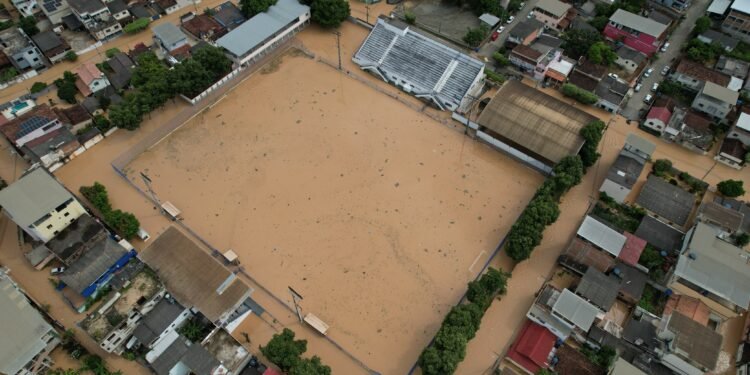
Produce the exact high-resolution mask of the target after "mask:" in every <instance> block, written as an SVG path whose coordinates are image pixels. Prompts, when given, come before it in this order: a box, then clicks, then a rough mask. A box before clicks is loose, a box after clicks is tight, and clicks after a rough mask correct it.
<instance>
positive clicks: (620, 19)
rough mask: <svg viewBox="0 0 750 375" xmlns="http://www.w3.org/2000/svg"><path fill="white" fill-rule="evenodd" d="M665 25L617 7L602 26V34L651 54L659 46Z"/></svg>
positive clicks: (662, 39) (664, 32)
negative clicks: (603, 26) (607, 21)
mask: <svg viewBox="0 0 750 375" xmlns="http://www.w3.org/2000/svg"><path fill="white" fill-rule="evenodd" d="M666 33H667V26H666V25H663V24H661V23H658V22H656V21H654V20H652V19H649V18H645V17H641V16H639V15H637V14H633V13H630V12H627V11H625V10H622V9H618V10H617V11H616V12H615V13H614V14H613V15H612V17H610V18H609V23H608V24H607V26H606V27H605V28H604V36H606V37H607V39H610V40H614V41H622V42H623V43H625V45H627V46H628V47H630V48H633V49H635V50H637V51H640V52H643V53H644V54H646V55H648V56H651V55H653V54H654V52H656V51H657V50H658V49H659V47H661V45H662V43H663V42H664V39H665V37H666Z"/></svg>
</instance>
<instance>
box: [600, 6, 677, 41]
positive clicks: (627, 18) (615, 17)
mask: <svg viewBox="0 0 750 375" xmlns="http://www.w3.org/2000/svg"><path fill="white" fill-rule="evenodd" d="M609 20H610V21H612V22H615V23H618V24H620V25H623V26H625V27H628V28H630V29H633V30H637V31H640V32H642V33H644V34H648V35H651V36H653V37H655V38H658V37H660V36H661V35H662V34H664V32H665V31H667V25H664V24H661V23H659V22H656V21H654V20H652V19H648V18H645V17H641V16H639V15H637V14H633V13H630V12H628V11H626V10H624V9H618V10H617V11H615V13H614V14H612V16H611V17H609Z"/></svg>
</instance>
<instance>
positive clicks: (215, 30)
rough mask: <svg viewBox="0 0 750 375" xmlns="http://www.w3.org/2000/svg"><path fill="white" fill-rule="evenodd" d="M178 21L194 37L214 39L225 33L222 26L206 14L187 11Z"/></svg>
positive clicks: (206, 39) (207, 39)
mask: <svg viewBox="0 0 750 375" xmlns="http://www.w3.org/2000/svg"><path fill="white" fill-rule="evenodd" d="M180 22H181V24H182V25H181V26H182V29H183V30H185V31H186V32H187V33H188V34H190V35H191V36H193V37H194V38H196V39H200V40H205V41H215V40H216V39H219V38H220V37H222V36H223V35H224V34H226V29H225V28H224V26H221V24H220V23H218V22H217V21H216V20H215V19H214V18H213V17H211V16H209V15H207V14H195V13H192V12H189V13H187V14H186V15H184V16H182V17H181V18H180Z"/></svg>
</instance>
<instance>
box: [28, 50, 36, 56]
mask: <svg viewBox="0 0 750 375" xmlns="http://www.w3.org/2000/svg"><path fill="white" fill-rule="evenodd" d="M26 53H28V54H29V55H33V54H34V50H31V51H29V52H26Z"/></svg>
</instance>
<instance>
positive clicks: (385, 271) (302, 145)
mask: <svg viewBox="0 0 750 375" xmlns="http://www.w3.org/2000/svg"><path fill="white" fill-rule="evenodd" d="M270 66H272V67H273V68H272V69H266V70H265V74H262V73H261V74H258V75H255V76H253V77H252V78H251V79H249V80H248V81H246V82H245V83H243V84H242V85H241V86H239V87H238V88H237V89H236V90H234V91H233V92H231V93H230V94H229V95H228V96H227V97H226V98H224V99H223V100H222V101H221V102H219V103H218V104H216V105H214V106H213V107H212V108H211V109H210V110H207V111H205V112H203V114H201V115H199V116H197V117H196V118H194V119H193V120H191V122H189V123H187V124H186V125H184V126H183V127H182V128H180V129H179V130H177V131H176V132H175V133H173V134H171V135H170V136H169V137H168V138H166V139H164V140H163V141H162V142H161V143H159V144H158V145H157V146H155V147H154V148H152V149H151V150H149V151H147V152H145V153H144V154H142V155H141V156H140V157H138V158H137V159H136V160H134V161H133V162H132V163H131V164H130V165H128V168H127V169H128V173H129V176H130V177H131V179H132V180H133V181H134V182H136V183H140V181H139V180H140V179H139V178H137V176H138V172H140V171H145V172H147V173H148V174H149V176H150V177H151V178H152V179H153V186H154V189H155V191H156V192H157V194H159V196H160V198H161V199H162V200H168V201H170V202H172V203H173V204H175V205H176V206H177V207H178V208H179V209H181V210H182V212H183V215H184V218H185V219H184V221H185V223H186V224H187V225H189V226H190V227H192V228H193V229H194V230H196V231H197V232H198V233H199V234H200V235H201V236H203V237H204V238H206V239H207V240H208V241H209V242H210V243H212V244H213V245H214V246H215V247H217V248H219V249H222V250H223V249H233V250H234V251H235V252H236V253H238V254H239V256H240V259H241V262H242V264H243V265H244V267H245V269H246V270H247V271H248V272H249V273H250V274H251V275H253V276H254V277H255V278H256V279H257V280H258V281H259V282H260V283H262V284H263V285H265V286H266V287H267V288H269V289H270V290H271V291H272V292H273V293H274V294H276V295H277V296H279V297H280V298H281V299H284V300H286V299H288V298H287V297H288V296H287V295H288V292H287V286H292V287H294V288H295V289H296V290H297V291H298V292H300V293H301V294H302V296H303V297H304V300H303V301H302V308H303V310H304V312H305V313H307V312H313V313H314V314H316V315H317V316H319V317H320V318H321V319H323V320H324V321H326V322H327V323H328V324H329V325H330V326H331V330H330V333H329V335H330V336H331V337H332V338H333V339H334V340H336V341H338V342H339V343H340V344H342V345H343V346H344V347H345V348H347V349H348V350H350V351H351V352H353V353H354V355H355V356H357V357H358V358H359V359H361V360H362V361H364V362H365V363H366V364H368V365H369V366H370V367H372V368H374V369H375V370H377V371H380V372H382V373H384V374H393V373H404V372H405V371H407V370H408V369H409V367H410V366H411V365H412V364H413V363H414V361H415V360H416V358H417V356H418V354H419V352H420V351H421V349H422V348H423V347H424V346H425V344H427V342H428V341H429V340H430V339H431V338H432V336H433V335H434V333H435V331H436V330H437V328H438V326H439V324H440V322H441V320H442V318H443V316H444V315H445V313H446V312H447V310H448V309H449V308H450V307H451V306H452V305H453V304H455V303H456V302H457V301H458V299H459V298H460V297H461V296H462V294H463V293H464V291H465V288H466V282H468V281H469V280H471V279H473V278H474V277H475V276H476V274H477V273H478V272H479V271H480V270H481V267H482V266H483V264H484V263H485V262H486V260H487V258H488V257H489V255H490V254H491V253H492V251H493V250H494V249H495V247H496V245H497V244H498V242H499V240H500V239H501V238H502V236H503V235H504V234H505V233H506V232H507V230H508V229H509V227H510V225H511V224H512V223H513V221H514V220H515V218H516V216H517V215H518V213H519V212H520V211H521V210H522V209H523V207H524V206H525V205H526V203H527V202H528V200H529V199H530V198H531V196H532V195H533V193H534V190H535V189H536V187H537V186H538V185H539V184H540V183H541V181H542V177H541V175H539V174H538V173H536V172H534V171H532V170H530V169H528V168H526V167H524V166H522V165H521V164H519V163H518V162H516V161H515V160H512V159H510V158H508V157H506V156H503V155H501V154H500V153H498V152H496V151H494V150H492V149H490V148H488V147H486V146H484V145H480V144H478V143H476V142H473V141H471V140H470V139H469V138H467V137H465V136H463V134H462V133H460V132H458V131H456V130H453V129H451V128H449V127H446V126H444V125H442V124H439V123H437V122H435V121H434V120H431V119H430V118H428V117H426V116H424V115H422V114H420V113H418V112H416V111H414V110H412V109H410V108H409V107H407V106H405V105H403V104H401V103H399V102H397V101H395V100H393V99H390V98H388V97H386V96H385V95H383V94H381V93H378V92H377V91H375V90H373V89H371V88H369V87H367V86H365V85H363V84H361V83H359V82H357V81H355V80H352V79H351V78H348V77H346V76H344V75H342V74H340V73H339V72H337V71H335V70H334V69H332V68H330V67H328V66H326V65H324V64H322V63H319V62H315V61H313V60H311V59H308V58H306V57H299V56H292V55H287V56H286V57H284V60H283V62H281V63H280V64H271V65H270ZM324 361H325V358H324ZM330 365H331V366H332V367H333V370H334V372H335V371H336V364H335V363H331V364H330Z"/></svg>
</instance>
